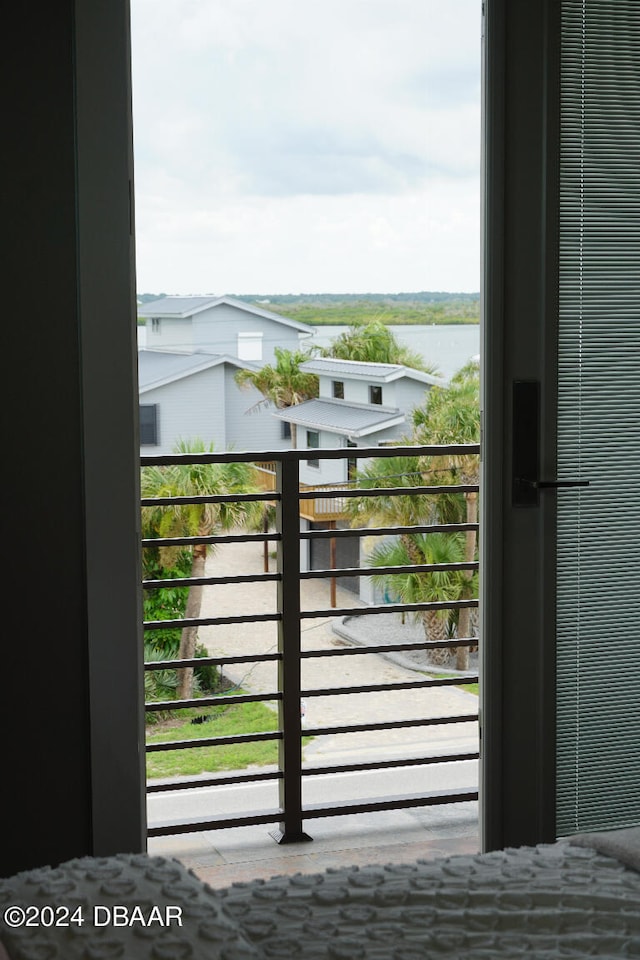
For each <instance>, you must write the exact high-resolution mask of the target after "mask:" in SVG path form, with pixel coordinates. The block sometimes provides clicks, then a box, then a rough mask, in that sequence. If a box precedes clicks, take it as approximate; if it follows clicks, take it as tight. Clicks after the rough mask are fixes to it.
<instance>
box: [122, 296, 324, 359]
mask: <svg viewBox="0 0 640 960" xmlns="http://www.w3.org/2000/svg"><path fill="white" fill-rule="evenodd" d="M138 316H140V317H144V318H145V319H146V321H147V335H146V347H147V349H148V350H169V351H176V352H178V353H181V352H182V353H195V352H196V351H202V352H204V353H217V354H226V355H228V356H230V357H236V358H237V359H238V360H247V361H249V362H250V363H258V364H262V363H271V361H272V360H273V359H274V348H275V347H284V348H285V349H287V350H295V349H297V348H298V347H299V345H300V341H301V340H304V339H306V338H307V337H310V336H312V334H313V332H314V330H313V327H309V326H308V325H307V324H306V323H299V322H298V321H297V320H290V319H289V318H288V317H281V316H279V315H278V314H277V313H271V311H269V310H263V309H262V308H261V307H256V306H253V305H252V304H248V303H244V302H243V301H241V300H235V299H234V298H233V297H162V298H161V299H160V300H151V301H150V302H149V303H145V304H142V305H141V306H139V307H138Z"/></svg>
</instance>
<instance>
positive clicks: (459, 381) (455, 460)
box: [413, 361, 480, 670]
mask: <svg viewBox="0 0 640 960" xmlns="http://www.w3.org/2000/svg"><path fill="white" fill-rule="evenodd" d="M413 424H414V440H415V441H417V442H418V443H424V444H453V443H456V444H459V443H479V442H480V372H479V366H478V364H477V363H476V362H475V361H471V362H470V363H468V364H467V365H466V366H464V367H463V368H462V369H461V370H459V371H458V373H457V374H456V375H455V376H454V377H452V379H451V382H450V384H449V386H448V387H433V388H432V389H431V390H430V392H429V395H428V397H427V401H426V403H425V404H424V406H422V407H419V408H418V409H417V410H415V411H414V415H413ZM422 467H423V469H428V470H431V471H433V472H434V475H437V474H438V472H439V471H441V470H442V471H444V472H445V473H446V475H447V477H451V478H452V479H453V482H458V483H461V484H465V485H470V484H477V483H478V482H479V478H480V463H479V457H478V456H477V455H476V454H470V455H469V454H462V455H456V456H448V457H446V458H444V459H443V458H436V457H429V458H423V459H422ZM449 482H451V481H449ZM464 497H465V505H466V510H465V513H466V515H465V517H464V519H465V521H466V522H467V523H477V521H478V494H477V493H466V494H465V495H464ZM476 554H477V536H476V532H475V530H469V531H467V532H466V534H465V554H464V560H465V561H467V562H470V561H473V560H475V559H477V556H476ZM465 580H466V588H465V591H464V596H463V598H464V599H469V598H470V597H471V593H472V583H473V573H472V571H471V570H468V571H466V574H465ZM470 635H471V611H470V609H467V608H465V609H464V610H461V611H460V617H459V620H458V636H459V637H468V636H470ZM468 665H469V648H468V647H458V649H457V664H456V666H457V667H458V669H461V670H466V669H468Z"/></svg>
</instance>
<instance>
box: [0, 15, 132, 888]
mask: <svg viewBox="0 0 640 960" xmlns="http://www.w3.org/2000/svg"><path fill="white" fill-rule="evenodd" d="M76 6H77V7H78V8H79V11H80V13H81V14H82V9H83V8H84V10H85V17H86V11H87V10H88V9H89V6H91V7H92V8H93V9H96V10H101V11H102V15H110V14H109V13H108V9H109V5H108V4H101V3H99V2H98V3H92V4H89V3H88V2H85V0H80V2H79V3H78V4H76ZM125 8H126V5H125V4H124V3H121V2H120V0H114V2H113V3H112V5H111V9H112V10H113V9H116V10H118V9H119V11H120V23H118V24H116V26H115V33H116V34H118V35H119V36H120V37H121V38H124V34H123V23H124V22H125V21H124V20H123V17H122V11H123V10H125ZM76 14H77V11H76V10H75V9H74V4H73V3H71V2H69V0H56V2H55V3H51V4H44V3H43V4H37V5H34V4H14V5H12V8H11V10H10V11H9V10H5V11H4V13H3V44H2V57H1V58H0V59H1V62H2V83H1V84H0V87H1V90H2V92H1V94H0V97H1V98H2V117H3V128H4V132H3V146H2V150H1V151H0V172H1V174H2V176H1V179H0V183H1V185H2V187H1V192H2V209H1V221H0V222H1V223H2V225H3V236H4V241H5V242H4V243H3V252H2V255H1V258H0V262H1V263H2V276H3V282H2V350H3V360H4V362H3V364H2V368H3V374H2V377H1V378H0V390H1V391H2V401H3V402H2V415H3V416H2V419H3V430H2V440H3V464H4V469H3V471H2V476H3V498H2V504H3V510H2V514H3V523H2V528H3V547H4V549H3V577H2V582H3V599H4V604H3V607H4V611H5V617H4V618H3V619H4V628H3V630H2V646H1V650H2V654H1V661H0V662H1V663H2V686H1V695H0V718H1V722H0V737H1V743H2V751H1V757H2V773H1V774H0V876H6V875H9V874H11V873H13V872H15V871H17V870H20V869H26V868H29V867H32V866H36V865H39V864H45V863H56V862H59V861H62V860H65V859H68V858H70V857H73V856H76V855H82V854H87V853H92V852H94V851H95V852H115V850H116V849H123V848H125V849H134V848H136V847H138V848H139V847H140V845H141V843H142V840H141V836H142V833H141V826H140V816H141V815H140V810H141V803H139V802H138V804H137V808H136V810H135V811H134V813H133V816H131V815H130V813H127V812H126V811H125V812H124V813H123V812H122V811H117V816H118V818H119V819H120V820H121V822H122V823H123V824H126V823H127V821H130V822H133V824H134V826H133V829H129V831H128V833H126V831H125V834H126V837H127V839H126V840H124V841H123V840H122V837H119V836H117V835H116V834H117V831H115V832H114V831H111V834H110V835H109V836H107V835H106V834H105V833H104V831H103V833H102V835H101V834H100V823H99V822H98V821H100V820H104V817H103V815H102V814H101V813H100V812H98V814H96V810H97V809H99V808H98V807H97V806H96V783H98V782H100V778H102V784H104V782H106V780H108V779H109V778H108V777H106V776H105V764H104V762H103V759H102V758H101V756H100V755H98V752H97V750H96V743H99V742H107V741H108V740H109V736H108V730H107V729H106V728H105V720H104V715H103V716H102V717H101V716H100V715H99V714H98V715H96V711H95V709H94V703H93V701H94V700H95V699H96V698H95V694H94V693H93V692H92V683H93V686H94V687H95V674H96V662H98V663H99V662H100V660H99V656H100V653H101V649H102V651H104V646H105V638H104V637H102V638H100V637H98V639H97V641H96V632H95V630H94V628H93V627H91V625H90V622H91V619H92V617H93V618H94V619H96V613H95V611H96V609H98V607H99V604H97V603H96V599H97V598H98V599H100V602H102V603H103V605H104V601H105V598H106V597H107V593H106V588H107V586H108V588H109V591H110V593H111V596H112V606H113V608H114V609H115V611H116V615H117V616H120V618H121V619H122V618H126V628H125V630H124V633H127V635H126V636H124V635H123V636H122V638H121V639H122V641H123V642H125V641H126V642H127V644H128V647H129V648H130V649H131V657H130V663H129V664H127V663H126V662H123V663H122V664H121V668H120V672H121V673H122V674H123V675H126V676H127V677H128V681H126V682H125V686H126V683H128V687H127V694H128V699H129V701H131V695H130V694H131V691H132V690H134V691H136V690H137V689H138V687H137V684H138V681H139V675H138V673H137V670H138V653H137V649H136V646H135V644H136V632H137V631H138V629H139V627H138V623H137V608H136V602H137V601H136V596H137V586H136V581H135V577H136V569H137V557H136V553H135V546H134V545H135V542H136V529H135V516H136V508H135V503H136V500H135V497H136V485H135V473H134V472H133V468H134V459H133V453H131V455H129V452H128V451H129V450H130V449H131V450H133V449H134V448H135V435H134V434H135V427H134V425H133V423H132V413H131V410H132V400H131V396H132V392H133V386H134V384H133V377H132V370H133V365H132V363H131V352H130V346H129V340H130V339H131V338H130V337H129V336H128V325H129V323H130V319H129V317H128V315H127V312H126V309H125V313H124V315H122V316H121V318H120V331H121V332H120V333H119V332H118V324H117V323H116V324H115V326H114V335H113V338H112V346H110V347H109V348H108V349H107V351H106V353H104V354H103V357H102V363H103V365H104V367H105V368H109V367H113V370H114V372H115V373H116V374H117V373H118V372H119V367H118V363H120V365H121V369H122V371H124V373H123V375H122V376H121V378H120V379H121V381H122V382H123V383H124V390H123V394H122V397H120V399H119V400H118V402H117V403H115V404H114V409H115V413H114V414H113V415H112V414H110V413H109V412H108V411H109V409H110V404H109V397H107V396H104V394H103V395H102V396H101V398H100V401H101V403H100V404H98V403H97V400H96V395H95V390H92V387H91V383H90V382H88V374H89V375H90V376H89V380H91V379H92V378H93V379H95V378H94V376H93V375H94V374H96V372H97V369H98V368H97V366H96V361H95V353H96V351H95V350H94V352H93V359H92V357H91V340H92V337H94V333H92V326H91V324H92V323H93V324H94V326H95V324H96V323H97V322H98V321H103V320H104V317H100V316H99V309H98V312H97V314H96V315H95V316H94V317H93V318H89V317H88V313H89V312H90V311H91V308H92V304H91V297H90V296H88V295H87V289H86V288H87V283H86V280H85V281H84V282H83V280H82V273H83V271H84V273H85V274H86V273H87V265H86V261H87V257H86V251H87V249H88V247H87V245H88V246H89V248H90V247H91V243H93V242H94V241H95V240H96V238H100V237H101V235H102V234H103V233H104V232H105V231H104V230H103V227H104V224H102V223H101V222H100V216H98V217H97V219H96V220H95V222H94V223H93V225H92V227H91V228H90V229H89V226H88V219H87V215H86V214H85V215H83V212H82V206H83V201H82V197H81V193H82V191H79V190H78V177H77V169H78V162H79V161H78V157H79V153H81V151H79V149H78V142H79V141H78V122H77V112H76V103H77V99H78V84H77V57H76V54H77V50H76V49H75V23H76ZM92 15H93V14H92ZM83 29H84V28H83ZM125 33H126V31H125ZM83 42H84V41H83ZM106 42H107V43H108V39H107V41H106ZM118 56H119V57H120V60H121V61H122V54H121V52H120V54H118ZM105 79H106V80H108V78H105ZM121 86H122V85H121ZM125 86H126V84H125ZM87 91H88V87H87V85H86V84H85V89H84V96H85V101H86V99H87ZM81 95H82V91H81ZM84 109H85V113H86V112H87V106H86V103H85V108H84ZM125 120H126V123H124V124H123V129H124V128H126V127H127V124H128V118H126V117H125ZM84 125H85V129H84V130H83V131H81V136H80V140H82V139H83V138H84V141H85V142H86V141H87V140H90V139H91V137H90V131H88V130H87V129H86V128H87V124H86V122H85V124H84ZM80 146H82V143H80ZM85 153H86V150H85ZM127 163H128V157H126V156H125V158H124V167H123V169H126V164H127ZM86 179H87V180H89V179H90V177H88V178H86ZM123 188H124V190H125V191H127V190H128V184H127V182H126V181H125V182H124V185H123ZM110 189H111V186H110V185H109V184H105V189H104V191H103V196H102V206H103V207H104V210H105V216H106V217H107V218H108V217H109V216H111V214H110V212H109V211H110V210H111V209H113V205H112V204H111V203H110V198H109V190H110ZM85 192H86V191H85ZM84 205H85V208H86V203H85V204H84ZM115 207H116V208H117V204H115ZM83 216H84V219H83ZM80 225H81V226H82V229H80ZM110 225H111V226H113V224H110ZM126 225H127V227H128V211H127V224H126ZM118 230H119V226H118V224H115V231H116V233H114V234H113V235H112V238H111V239H112V241H113V242H112V245H113V247H114V249H117V248H119V247H121V246H122V244H123V243H124V246H125V266H124V267H123V268H122V269H120V268H118V269H120V276H118V274H117V272H114V271H112V274H111V275H112V283H111V286H112V287H113V288H116V287H118V286H119V288H120V291H121V296H120V303H121V304H124V305H125V307H127V306H128V305H129V301H130V299H131V290H132V285H131V284H130V283H128V282H127V277H126V271H127V270H128V266H127V264H128V263H129V254H128V252H127V250H126V245H127V243H128V242H129V236H128V229H127V233H126V234H125V235H124V236H122V237H119V236H117V235H116V234H117V231H118ZM109 256H110V254H109V253H108V251H107V254H106V256H105V259H104V264H103V272H105V273H106V274H107V275H109V271H110V260H109ZM129 279H130V278H129ZM123 280H124V283H123V282H122V281H123ZM132 310H133V308H131V311H132ZM121 313H122V311H121ZM89 321H91V322H89ZM119 337H120V339H118V338H119ZM88 350H89V353H88V352H87V351H88ZM109 350H112V352H113V357H110V355H109ZM87 357H89V362H87ZM118 358H119V359H118ZM91 363H93V364H94V370H93V371H92V369H91ZM113 364H115V366H113ZM127 378H128V381H129V382H128V383H127V382H126V381H127ZM98 406H100V407H101V414H100V415H101V416H102V418H103V421H104V422H103V424H102V425H101V426H102V428H104V429H105V430H106V438H105V443H106V447H105V455H107V454H108V453H109V444H110V443H113V442H115V443H124V448H123V449H125V448H126V449H125V454H124V456H123V455H122V451H118V450H115V449H114V451H113V452H114V454H115V455H114V456H113V457H112V458H111V461H112V467H111V468H110V469H111V471H112V473H111V476H109V475H108V474H105V473H104V472H102V473H100V474H96V469H95V468H96V458H95V456H89V455H88V453H87V437H88V436H89V431H90V429H91V427H92V423H91V420H90V417H91V415H92V413H91V411H92V409H94V408H97V407H98ZM105 410H106V411H107V412H105ZM113 438H116V439H115V441H114V440H113ZM123 438H124V439H123ZM118 458H119V459H118ZM123 478H124V479H123ZM114 488H115V489H116V495H117V497H118V501H117V502H116V503H115V504H114V503H113V502H112V501H110V496H111V494H110V493H109V491H111V490H112V489H114ZM101 490H102V491H104V492H105V494H106V496H105V499H104V504H103V511H102V512H103V519H102V523H103V525H104V526H105V527H109V528H111V529H113V531H114V532H115V533H114V535H115V536H116V537H117V536H121V529H126V530H127V531H129V532H130V536H129V539H128V542H127V545H126V550H127V551H128V553H127V557H126V558H125V561H124V563H123V567H124V568H126V569H125V573H126V578H127V581H129V582H128V585H125V587H124V589H123V591H120V590H119V587H120V584H119V582H118V575H116V576H115V577H114V580H113V582H112V583H110V584H108V585H105V584H103V585H99V584H97V582H96V581H90V580H88V577H87V569H88V568H89V569H91V558H92V556H93V557H95V556H97V555H99V553H100V551H99V547H98V544H97V535H98V534H99V532H100V531H99V529H98V528H99V525H100V524H99V523H96V515H97V512H98V508H97V506H96V503H95V501H96V496H97V495H98V494H99V493H100V491H101ZM92 501H93V506H92ZM88 502H89V505H90V510H88V509H87V503H88ZM91 511H93V516H91V515H90V514H91ZM125 514H126V516H125ZM123 524H124V526H123ZM113 551H114V545H113V543H111V544H109V543H108V542H107V547H106V550H105V551H103V552H106V553H107V554H109V552H111V556H110V557H109V560H110V561H111V563H113V560H114V556H113ZM94 566H95V564H94ZM119 594H122V595H123V599H122V600H121V599H119ZM98 595H100V596H98ZM123 622H124V621H123ZM109 626H111V628H112V629H111V633H112V635H113V634H114V630H113V624H111V625H110V624H109V623H108V622H107V623H105V627H109ZM120 633H122V631H118V632H116V633H115V635H116V636H119V634H120ZM100 644H102V648H100ZM115 645H117V644H115ZM96 657H98V660H96ZM92 663H93V666H92ZM92 675H93V681H91V678H92ZM111 679H112V678H110V677H108V676H106V677H105V681H109V680H111ZM114 693H117V691H114ZM134 699H135V698H134ZM113 712H116V713H117V712H118V711H115V710H114V711H113ZM103 714H104V711H103ZM122 714H123V716H125V717H126V718H127V723H128V726H129V734H130V738H131V744H130V748H129V749H128V751H127V749H125V750H124V752H123V753H122V755H121V756H120V757H119V758H116V759H115V760H113V762H112V758H107V760H108V762H111V773H112V774H113V776H112V778H111V782H112V787H113V795H112V796H111V797H109V798H108V803H109V804H111V806H115V807H116V808H117V807H118V801H119V795H120V793H121V792H124V793H125V794H127V796H126V797H125V799H126V800H127V802H129V801H130V798H131V797H133V798H137V797H138V794H139V792H140V782H139V776H138V773H139V768H140V767H139V762H138V755H139V752H140V743H139V727H137V726H136V724H137V723H138V718H139V707H138V704H137V703H136V704H130V705H125V706H124V707H123V710H122ZM101 724H102V726H100V725H101ZM115 727H116V729H115V732H114V736H113V738H112V740H113V744H114V746H117V744H118V741H119V739H120V738H121V737H122V732H123V731H122V729H117V723H116V725H115ZM132 758H133V763H132ZM119 768H120V769H119ZM123 785H124V786H123ZM96 836H101V839H100V840H99V841H98V842H97V841H96ZM109 847H111V848H112V849H111V850H110V851H109V849H108V848H109ZM98 848H101V849H98Z"/></svg>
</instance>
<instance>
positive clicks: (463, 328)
mask: <svg viewBox="0 0 640 960" xmlns="http://www.w3.org/2000/svg"><path fill="white" fill-rule="evenodd" d="M348 329H349V328H348V327H342V326H340V327H339V326H335V327H333V326H326V327H324V326H323V327H316V330H317V333H316V335H315V336H314V337H312V338H311V341H310V342H311V343H316V344H318V345H319V346H321V347H326V346H328V344H329V342H330V341H331V340H333V339H335V337H338V336H340V334H341V333H344V331H346V330H348ZM391 329H392V330H393V332H394V334H395V335H396V337H397V339H398V340H399V341H400V343H403V344H405V345H406V346H407V347H410V348H411V350H417V351H418V353H420V354H421V355H422V356H423V357H424V359H425V362H426V363H429V364H435V366H436V367H437V368H438V371H439V372H440V373H441V374H442V376H443V377H445V378H447V379H448V378H449V377H451V376H452V375H453V374H454V373H455V372H456V371H457V370H459V369H460V367H463V366H464V365H465V363H467V362H468V361H469V360H470V359H471V358H472V357H475V356H477V355H478V354H479V353H480V327H479V325H478V324H472V323H452V324H444V323H443V324H429V325H428V326H427V325H425V326H422V325H420V324H398V326H393V327H392V328H391Z"/></svg>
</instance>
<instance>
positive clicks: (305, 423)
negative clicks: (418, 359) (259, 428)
mask: <svg viewBox="0 0 640 960" xmlns="http://www.w3.org/2000/svg"><path fill="white" fill-rule="evenodd" d="M301 369H302V370H304V371H306V372H307V373H315V374H317V376H318V378H319V396H318V398H317V399H314V400H306V401H305V402H304V403H300V404H298V405H297V406H295V407H288V408H287V409H286V410H278V411H274V416H275V417H278V418H279V419H281V420H284V421H287V422H288V423H292V424H295V425H296V434H297V441H296V446H297V448H298V449H304V448H305V447H310V448H313V447H330V448H335V447H354V448H357V447H370V446H379V445H380V444H382V443H386V442H388V441H389V440H397V439H399V438H400V437H402V436H403V435H405V434H406V433H407V432H408V430H409V428H410V417H411V411H412V410H413V409H414V408H415V407H417V406H420V405H421V404H422V403H424V400H425V397H426V394H427V392H428V391H429V390H430V389H431V387H432V386H443V385H444V381H443V380H441V379H440V378H439V377H434V376H432V375H431V374H428V373H422V371H420V370H413V369H411V368H410V367H404V366H402V365H400V364H392V363H363V362H360V361H356V360H334V359H333V358H331V357H327V358H317V359H314V360H308V361H307V362H306V363H304V364H302V368H301ZM354 456H355V452H354ZM348 474H349V464H348V462H347V461H345V460H325V461H322V460H314V458H313V456H311V457H310V459H309V461H307V462H306V463H302V464H301V465H300V479H301V480H302V482H303V483H308V484H318V483H341V482H345V481H346V480H347V479H348Z"/></svg>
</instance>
